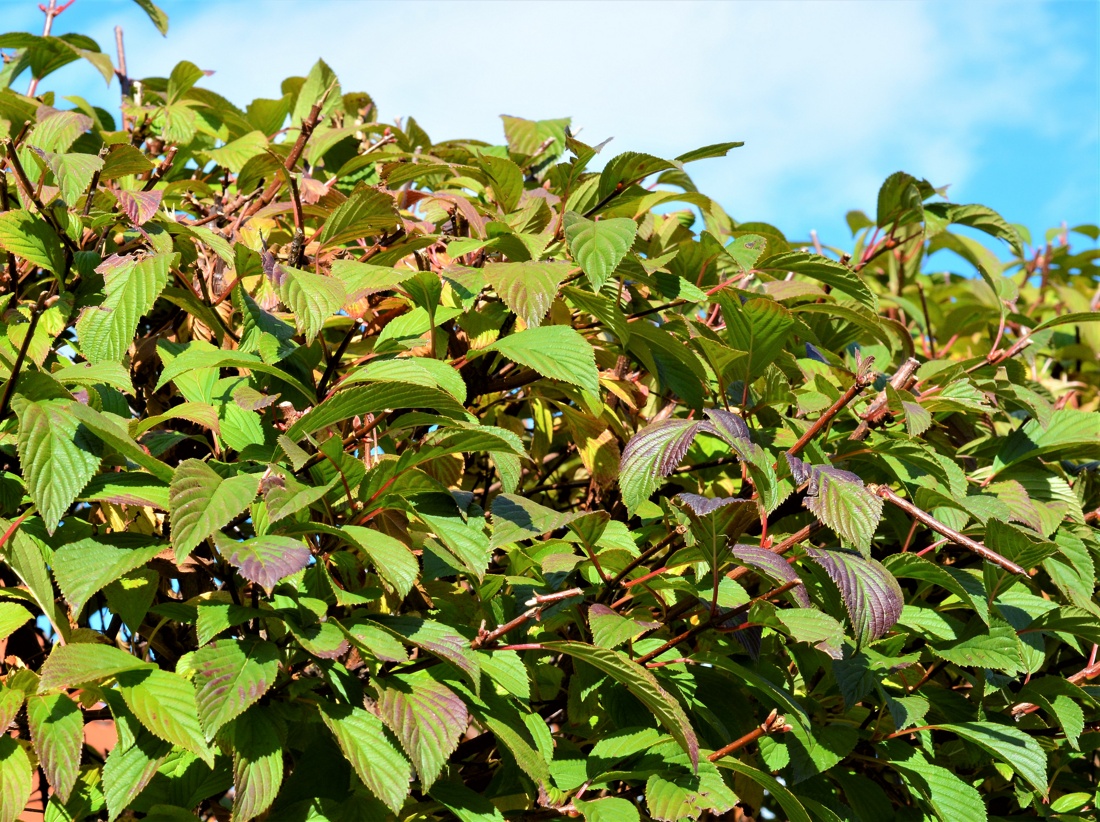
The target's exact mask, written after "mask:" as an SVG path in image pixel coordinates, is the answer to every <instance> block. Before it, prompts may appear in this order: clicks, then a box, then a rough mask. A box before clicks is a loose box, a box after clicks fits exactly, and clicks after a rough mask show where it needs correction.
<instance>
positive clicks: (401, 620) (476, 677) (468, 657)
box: [371, 616, 481, 691]
mask: <svg viewBox="0 0 1100 822" xmlns="http://www.w3.org/2000/svg"><path fill="white" fill-rule="evenodd" d="M371 619H372V620H373V621H374V622H376V623H377V624H378V625H381V626H382V627H383V628H385V629H386V630H387V631H389V632H390V633H392V634H393V635H395V636H396V637H398V638H399V639H402V640H404V641H405V642H407V643H409V644H410V645H415V646H416V647H418V648H420V649H422V650H424V651H427V652H428V653H430V654H434V655H435V656H437V657H439V658H440V659H442V660H445V661H447V662H449V663H451V664H452V665H454V666H455V667H456V668H458V669H459V670H460V671H461V672H462V673H463V674H465V675H466V676H467V677H468V678H469V680H470V684H471V685H473V687H474V690H475V691H476V690H477V689H478V688H479V687H480V685H481V666H480V664H479V663H478V658H477V655H476V654H475V653H474V652H473V651H471V650H470V640H469V639H467V638H466V637H464V636H462V635H461V634H459V633H458V632H457V631H455V630H454V629H453V628H451V627H449V626H447V625H444V624H443V623H441V622H435V621H433V620H430V619H418V618H416V617H404V616H402V617H397V616H372V617H371Z"/></svg>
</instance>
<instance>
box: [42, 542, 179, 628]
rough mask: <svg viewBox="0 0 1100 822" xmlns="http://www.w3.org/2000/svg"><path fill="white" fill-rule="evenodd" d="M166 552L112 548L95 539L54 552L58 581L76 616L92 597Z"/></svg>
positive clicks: (158, 547) (155, 548) (146, 547)
mask: <svg viewBox="0 0 1100 822" xmlns="http://www.w3.org/2000/svg"><path fill="white" fill-rule="evenodd" d="M163 550H164V546H163V545H160V544H154V545H144V546H140V547H125V543H123V544H122V545H111V544H108V543H106V542H102V541H100V540H97V539H95V538H92V537H87V538H85V539H81V540H77V541H76V542H70V543H66V544H65V545H62V546H61V547H60V548H58V549H57V550H56V551H54V554H53V562H52V563H51V565H52V567H53V575H54V578H55V579H57V584H58V587H60V588H61V593H62V594H64V596H65V601H66V602H67V603H68V605H69V608H70V610H71V611H72V613H73V614H74V615H78V614H80V612H81V611H82V610H84V606H85V604H87V602H88V600H89V599H91V598H92V596H93V595H94V594H96V593H98V592H99V591H101V590H103V588H105V587H106V586H107V585H108V584H110V583H112V582H114V581H115V580H116V579H118V578H119V577H121V576H124V575H125V574H128V573H129V572H130V571H133V570H134V569H135V568H140V567H141V566H143V565H145V564H146V563H147V562H148V561H149V560H151V559H152V558H153V557H155V556H156V555H157V554H159V553H160V552H161V551H163Z"/></svg>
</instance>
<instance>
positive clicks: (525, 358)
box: [477, 325, 600, 397]
mask: <svg viewBox="0 0 1100 822" xmlns="http://www.w3.org/2000/svg"><path fill="white" fill-rule="evenodd" d="M489 351H499V352H500V353H501V354H503V355H504V356H505V357H507V358H508V359H510V360H511V361H512V362H515V363H518V364H519V365H526V366H527V367H528V368H531V369H534V370H535V371H537V372H538V373H539V374H541V375H542V376H544V377H549V378H550V379H552V380H561V381H562V382H567V383H569V384H570V385H576V386H578V387H579V388H582V389H583V390H585V391H587V392H589V393H590V394H591V395H592V396H593V397H598V396H599V392H600V382H599V373H598V372H597V371H596V355H595V351H594V350H593V348H592V346H591V345H590V344H589V343H588V341H587V340H586V339H585V338H584V337H582V336H581V335H580V334H579V333H578V332H577V331H576V330H575V329H573V328H570V327H568V326H564V325H548V326H542V327H540V328H528V329H526V330H524V331H520V332H519V333H516V334H509V335H508V336H507V337H504V338H502V339H499V340H497V341H496V342H495V343H492V344H491V345H487V346H485V348H482V349H481V350H480V351H478V352H477V353H478V354H479V355H481V354H485V353H487V352H489Z"/></svg>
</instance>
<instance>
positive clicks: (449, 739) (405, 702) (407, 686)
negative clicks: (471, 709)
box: [376, 673, 470, 791]
mask: <svg viewBox="0 0 1100 822" xmlns="http://www.w3.org/2000/svg"><path fill="white" fill-rule="evenodd" d="M376 682H377V683H378V689H379V694H378V703H377V705H378V715H379V716H380V717H381V718H382V721H383V722H385V723H386V725H388V726H389V728H390V730H391V731H393V733H394V735H395V736H396V737H397V739H398V740H399V741H400V742H401V747H402V748H404V749H405V753H407V754H408V755H409V758H410V759H411V760H412V762H413V765H415V766H416V772H417V774H418V775H419V776H420V784H421V788H422V789H423V790H425V791H426V790H428V789H429V788H430V787H431V785H432V783H433V782H435V780H436V779H437V778H438V777H439V774H440V773H441V772H442V770H443V766H444V765H446V764H447V757H449V756H450V755H451V754H452V753H453V752H454V749H455V748H457V747H458V741H459V739H461V737H462V735H463V734H464V733H465V732H466V727H467V726H468V725H469V721H470V718H469V714H468V712H467V709H466V703H465V702H463V701H462V699H461V698H460V697H459V696H458V695H457V694H456V693H455V692H454V691H452V690H451V689H450V688H448V687H447V686H446V685H444V684H443V683H442V682H437V681H436V680H435V679H433V678H432V677H431V676H430V675H428V674H427V673H421V674H420V675H414V676H410V677H396V678H386V679H383V680H376Z"/></svg>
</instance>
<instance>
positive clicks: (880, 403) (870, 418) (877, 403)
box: [848, 357, 920, 441]
mask: <svg viewBox="0 0 1100 822" xmlns="http://www.w3.org/2000/svg"><path fill="white" fill-rule="evenodd" d="M918 368H920V362H919V361H918V360H915V359H913V358H912V357H910V358H909V359H907V360H906V361H905V362H903V363H902V364H901V367H899V368H898V370H897V372H896V373H895V374H894V376H893V377H891V378H890V386H891V387H892V388H894V389H895V390H898V391H902V390H908V389H909V388H910V387H911V386H912V385H913V383H914V382H915V381H916V373H917V369H918ZM888 402H889V400H888V399H887V396H886V390H885V389H883V390H882V391H880V392H879V394H878V396H877V397H875V399H874V400H873V401H872V402H871V404H870V405H869V406H868V407H867V410H866V411H865V412H864V413H863V421H862V422H861V423H860V424H859V425H858V426H856V430H855V431H853V432H852V435H851V436H850V437H848V439H850V440H856V441H861V440H865V439H867V435H868V434H869V433H870V432H871V426H872V425H874V424H875V423H877V422H879V421H880V420H881V419H882V418H883V417H884V416H885V415H886V406H887V403H888Z"/></svg>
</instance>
